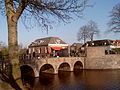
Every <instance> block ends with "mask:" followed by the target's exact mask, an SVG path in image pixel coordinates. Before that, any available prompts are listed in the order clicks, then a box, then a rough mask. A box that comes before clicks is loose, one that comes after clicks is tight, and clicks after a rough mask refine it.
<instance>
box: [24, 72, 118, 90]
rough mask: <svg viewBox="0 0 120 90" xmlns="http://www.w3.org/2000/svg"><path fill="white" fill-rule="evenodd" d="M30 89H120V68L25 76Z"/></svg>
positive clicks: (26, 84) (25, 83)
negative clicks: (32, 76) (37, 76)
mask: <svg viewBox="0 0 120 90" xmlns="http://www.w3.org/2000/svg"><path fill="white" fill-rule="evenodd" d="M23 82H24V85H25V86H26V88H28V87H29V88H28V89H29V90H120V70H76V71H74V72H62V71H61V72H59V74H58V75H52V74H41V75H40V77H39V78H35V79H34V78H28V77H27V78H24V79H23Z"/></svg>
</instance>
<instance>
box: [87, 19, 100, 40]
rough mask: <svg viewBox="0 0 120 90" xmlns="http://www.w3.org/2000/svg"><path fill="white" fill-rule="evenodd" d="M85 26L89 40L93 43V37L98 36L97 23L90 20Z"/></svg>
mask: <svg viewBox="0 0 120 90" xmlns="http://www.w3.org/2000/svg"><path fill="white" fill-rule="evenodd" d="M87 26H88V28H87V29H88V32H89V38H90V40H91V41H93V38H94V35H96V34H99V29H98V26H97V23H96V22H95V21H92V20H90V21H89V22H88V25H87Z"/></svg>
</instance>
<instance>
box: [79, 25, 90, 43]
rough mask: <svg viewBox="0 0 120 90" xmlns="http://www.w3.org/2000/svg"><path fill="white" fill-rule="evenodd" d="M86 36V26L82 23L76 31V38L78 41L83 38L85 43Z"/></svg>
mask: <svg viewBox="0 0 120 90" xmlns="http://www.w3.org/2000/svg"><path fill="white" fill-rule="evenodd" d="M88 38H89V30H88V26H86V25H84V26H82V27H81V28H80V30H79V31H78V33H77V40H78V41H81V40H83V41H84V43H85V42H86V40H87V39H88Z"/></svg>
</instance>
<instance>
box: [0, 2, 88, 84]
mask: <svg viewBox="0 0 120 90" xmlns="http://www.w3.org/2000/svg"><path fill="white" fill-rule="evenodd" d="M86 5H87V0H0V9H1V12H2V13H5V15H6V16H7V24H8V46H9V58H10V60H11V64H12V75H13V78H14V79H15V80H17V81H16V82H17V83H18V84H19V82H20V81H19V80H20V79H18V78H20V67H19V60H18V36H17V25H18V20H19V18H20V17H21V18H23V21H24V23H26V24H27V25H30V26H31V24H34V23H35V24H36V23H37V24H38V26H41V27H45V28H46V29H48V28H49V26H51V22H53V21H59V20H61V21H63V22H66V21H68V20H70V19H72V17H74V16H75V15H76V16H81V14H82V11H83V10H84V9H85V7H86ZM4 8H5V9H4ZM29 23H31V24H29ZM26 24H25V25H26ZM33 26H34V25H33Z"/></svg>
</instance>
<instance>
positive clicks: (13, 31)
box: [5, 0, 23, 90]
mask: <svg viewBox="0 0 120 90" xmlns="http://www.w3.org/2000/svg"><path fill="white" fill-rule="evenodd" d="M5 5H6V16H7V24H8V47H9V59H10V61H11V65H12V73H11V75H12V76H13V79H14V81H15V82H16V84H17V85H18V87H16V88H17V89H18V88H19V90H20V87H21V88H23V87H22V81H21V71H20V66H19V58H18V38H17V22H18V20H17V19H16V18H15V13H14V8H13V4H12V2H11V0H5Z"/></svg>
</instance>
